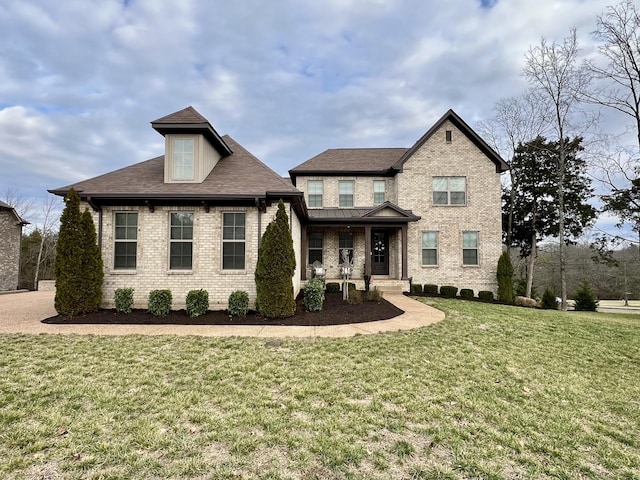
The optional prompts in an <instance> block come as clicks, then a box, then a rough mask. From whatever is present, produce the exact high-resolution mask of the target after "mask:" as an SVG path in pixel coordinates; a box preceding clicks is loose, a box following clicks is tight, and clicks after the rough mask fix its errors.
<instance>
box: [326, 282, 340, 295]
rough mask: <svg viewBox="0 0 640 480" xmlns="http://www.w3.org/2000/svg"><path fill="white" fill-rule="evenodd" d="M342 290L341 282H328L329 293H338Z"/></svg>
mask: <svg viewBox="0 0 640 480" xmlns="http://www.w3.org/2000/svg"><path fill="white" fill-rule="evenodd" d="M339 291H340V284H339V283H338V282H329V283H327V293H338V292H339Z"/></svg>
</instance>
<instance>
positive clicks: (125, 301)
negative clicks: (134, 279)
mask: <svg viewBox="0 0 640 480" xmlns="http://www.w3.org/2000/svg"><path fill="white" fill-rule="evenodd" d="M113 301H114V303H115V304H116V312H118V313H131V311H132V310H133V288H118V289H116V292H115V294H114V295H113Z"/></svg>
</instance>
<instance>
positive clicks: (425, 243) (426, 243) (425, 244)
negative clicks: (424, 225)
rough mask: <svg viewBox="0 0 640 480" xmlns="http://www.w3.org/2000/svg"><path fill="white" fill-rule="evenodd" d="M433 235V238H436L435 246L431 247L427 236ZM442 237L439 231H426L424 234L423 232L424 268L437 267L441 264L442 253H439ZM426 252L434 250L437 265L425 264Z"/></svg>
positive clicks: (422, 251)
mask: <svg viewBox="0 0 640 480" xmlns="http://www.w3.org/2000/svg"><path fill="white" fill-rule="evenodd" d="M430 234H433V236H434V237H435V246H432V245H429V241H428V239H427V237H426V235H430ZM439 237H440V235H439V232H438V231H437V230H425V231H424V232H422V250H421V253H422V266H423V267H437V266H438V265H439V263H440V252H439V246H440V238H439ZM425 250H433V251H435V254H436V262H435V263H425V262H424V252H425Z"/></svg>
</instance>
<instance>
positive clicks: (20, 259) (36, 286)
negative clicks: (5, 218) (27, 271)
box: [16, 223, 38, 290]
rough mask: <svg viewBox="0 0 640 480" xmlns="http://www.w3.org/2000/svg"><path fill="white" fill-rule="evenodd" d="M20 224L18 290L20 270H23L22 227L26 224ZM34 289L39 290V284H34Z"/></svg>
mask: <svg viewBox="0 0 640 480" xmlns="http://www.w3.org/2000/svg"><path fill="white" fill-rule="evenodd" d="M18 225H20V242H19V244H20V246H19V247H18V248H19V249H20V250H18V284H17V285H16V290H20V272H22V227H23V226H24V225H23V224H22V223H18ZM34 290H38V284H37V283H36V284H35V285H34Z"/></svg>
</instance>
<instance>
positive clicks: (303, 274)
mask: <svg viewBox="0 0 640 480" xmlns="http://www.w3.org/2000/svg"><path fill="white" fill-rule="evenodd" d="M300 250H301V252H300V278H301V279H302V280H306V279H307V264H308V263H309V260H308V259H307V253H308V250H307V226H306V225H302V226H301V227H300Z"/></svg>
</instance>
